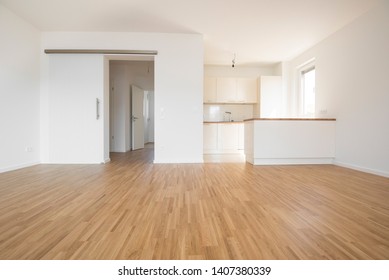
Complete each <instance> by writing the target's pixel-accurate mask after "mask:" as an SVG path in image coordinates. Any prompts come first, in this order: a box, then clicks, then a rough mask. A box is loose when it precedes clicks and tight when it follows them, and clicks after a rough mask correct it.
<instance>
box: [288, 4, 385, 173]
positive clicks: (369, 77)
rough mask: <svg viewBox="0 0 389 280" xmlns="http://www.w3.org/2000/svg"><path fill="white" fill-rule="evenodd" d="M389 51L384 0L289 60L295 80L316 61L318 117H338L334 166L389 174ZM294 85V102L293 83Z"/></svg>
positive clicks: (291, 93)
mask: <svg viewBox="0 0 389 280" xmlns="http://www.w3.org/2000/svg"><path fill="white" fill-rule="evenodd" d="M388 50H389V3H388V2H387V1H383V2H382V4H381V5H380V6H379V7H377V8H376V9H373V10H371V11H369V12H368V13H366V14H365V15H363V16H361V17H359V18H358V19H356V20H355V21H354V22H352V23H351V24H349V25H347V26H346V27H344V28H343V29H341V30H339V31H338V32H336V33H335V34H333V35H331V36H330V37H328V38H327V39H325V40H324V41H322V42H321V43H319V44H318V45H316V46H315V47H313V48H311V49H310V50H308V51H306V52H304V53H303V54H302V55H300V56H299V57H297V58H295V59H293V60H292V61H290V67H291V68H290V73H289V74H290V76H291V77H292V78H293V76H294V77H295V69H296V67H297V66H298V65H300V64H302V63H303V62H305V61H307V60H309V59H311V58H313V57H314V58H315V60H316V111H317V112H319V113H318V114H317V117H336V118H337V126H336V127H337V131H336V159H335V162H336V163H337V164H339V165H344V166H347V167H352V168H355V169H360V170H364V171H368V172H372V173H377V174H381V175H385V176H389V145H388V143H389V125H388V124H389V83H388V65H389V51H388ZM290 81H291V83H290V98H291V99H293V94H295V92H294V87H293V81H294V79H291V80H290ZM292 105H293V104H292ZM320 111H322V113H320ZM325 111H326V112H327V113H325Z"/></svg>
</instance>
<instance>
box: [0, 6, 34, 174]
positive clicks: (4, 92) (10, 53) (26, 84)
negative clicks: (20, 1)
mask: <svg viewBox="0 0 389 280" xmlns="http://www.w3.org/2000/svg"><path fill="white" fill-rule="evenodd" d="M0 38H1V42H0V172H3V171H7V170H13V169H17V168H20V167H24V166H29V165H32V164H36V163H39V161H40V158H39V70H40V65H39V51H40V33H39V31H38V30H37V29H35V28H34V27H33V26H32V25H30V24H29V23H27V22H25V21H24V20H23V19H21V18H19V17H18V16H16V15H15V14H13V13H12V12H11V11H9V10H8V9H7V8H5V7H4V6H2V5H1V4H0ZM26 148H28V149H27V150H28V151H26Z"/></svg>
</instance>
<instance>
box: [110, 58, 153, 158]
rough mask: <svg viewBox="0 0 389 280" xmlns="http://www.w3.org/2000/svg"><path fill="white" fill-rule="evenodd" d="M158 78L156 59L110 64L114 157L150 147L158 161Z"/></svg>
mask: <svg viewBox="0 0 389 280" xmlns="http://www.w3.org/2000/svg"><path fill="white" fill-rule="evenodd" d="M154 76H155V75H154V57H146V58H141V59H140V57H128V58H127V59H122V58H121V59H117V58H116V59H110V60H109V88H110V90H109V101H110V102H109V103H110V105H109V119H110V121H109V126H110V129H109V134H110V135H109V147H110V149H109V150H110V154H111V155H112V153H127V152H131V151H135V150H142V149H144V148H145V147H146V148H147V149H148V153H150V149H152V154H153V156H152V158H153V159H154ZM129 156H131V153H130V154H129Z"/></svg>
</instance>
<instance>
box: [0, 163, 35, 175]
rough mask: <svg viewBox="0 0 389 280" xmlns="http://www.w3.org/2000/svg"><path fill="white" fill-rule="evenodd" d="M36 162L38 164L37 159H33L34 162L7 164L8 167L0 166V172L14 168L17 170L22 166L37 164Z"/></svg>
mask: <svg viewBox="0 0 389 280" xmlns="http://www.w3.org/2000/svg"><path fill="white" fill-rule="evenodd" d="M38 164H40V162H39V161H34V162H30V163H23V164H18V165H13V166H8V167H5V168H0V173H4V172H8V171H14V170H18V169H22V168H26V167H30V166H34V165H38Z"/></svg>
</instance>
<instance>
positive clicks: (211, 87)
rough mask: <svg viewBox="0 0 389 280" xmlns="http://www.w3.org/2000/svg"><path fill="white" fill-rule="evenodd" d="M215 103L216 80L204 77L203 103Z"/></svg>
mask: <svg viewBox="0 0 389 280" xmlns="http://www.w3.org/2000/svg"><path fill="white" fill-rule="evenodd" d="M216 102H217V100H216V78H215V77H204V103H216Z"/></svg>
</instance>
